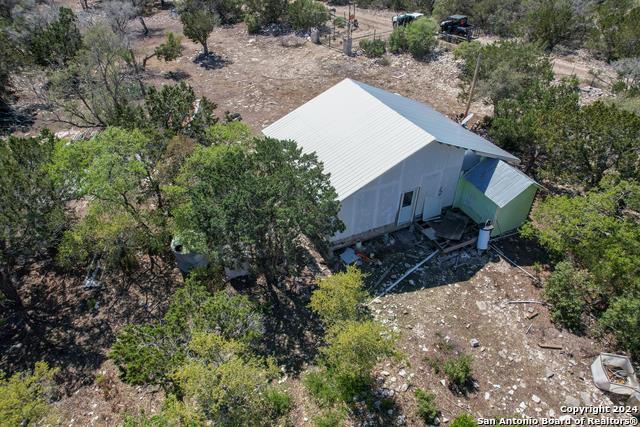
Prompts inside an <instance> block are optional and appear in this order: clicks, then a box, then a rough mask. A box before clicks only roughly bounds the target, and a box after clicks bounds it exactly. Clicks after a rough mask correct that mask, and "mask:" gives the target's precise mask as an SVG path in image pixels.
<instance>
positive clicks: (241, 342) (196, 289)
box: [109, 279, 262, 386]
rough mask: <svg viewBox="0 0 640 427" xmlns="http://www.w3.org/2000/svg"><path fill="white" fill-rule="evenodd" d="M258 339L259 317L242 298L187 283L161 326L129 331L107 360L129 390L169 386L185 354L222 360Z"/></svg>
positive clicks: (126, 330)
mask: <svg viewBox="0 0 640 427" xmlns="http://www.w3.org/2000/svg"><path fill="white" fill-rule="evenodd" d="M261 334H262V317H261V315H260V314H258V313H257V312H256V311H255V308H254V306H253V305H252V304H251V302H250V301H249V300H248V299H247V298H246V297H244V296H233V297H229V295H227V294H226V293H224V292H222V291H219V292H215V293H210V292H209V291H208V290H207V289H206V288H205V287H204V286H203V285H201V284H199V283H196V282H195V281H194V280H191V279H189V280H187V283H186V284H185V286H184V287H182V288H181V289H179V290H178V291H176V293H175V294H174V296H173V297H172V300H171V304H170V306H169V309H168V311H167V313H166V314H165V316H164V321H163V322H162V323H156V324H149V325H128V326H127V327H125V328H124V330H123V331H122V332H121V333H120V334H119V335H118V337H117V338H116V342H115V343H114V344H113V346H112V347H111V352H110V353H109V357H110V358H112V359H113V361H114V362H115V364H116V366H118V369H119V370H120V378H121V379H122V380H123V381H124V382H126V383H128V384H160V385H162V386H172V385H174V384H173V380H172V379H171V376H170V374H171V372H172V371H173V370H174V369H175V368H176V367H178V366H180V365H181V364H182V363H184V361H185V360H186V357H187V352H188V350H190V351H191V352H192V353H196V354H200V356H201V357H202V358H204V359H227V358H228V357H227V356H225V355H226V354H228V353H232V354H233V353H235V352H240V351H241V350H242V349H243V348H245V347H246V346H247V345H250V344H251V343H252V342H253V341H254V340H255V339H257V338H258V337H259V336H260V335H261ZM211 336H216V337H219V339H218V340H215V339H211ZM194 338H195V339H194ZM188 345H190V346H191V347H188ZM212 353H213V355H212Z"/></svg>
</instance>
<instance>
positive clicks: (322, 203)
mask: <svg viewBox="0 0 640 427" xmlns="http://www.w3.org/2000/svg"><path fill="white" fill-rule="evenodd" d="M180 179H181V186H182V188H183V190H182V194H183V200H184V202H183V203H182V204H181V205H180V206H179V207H178V208H177V209H176V211H175V216H176V224H177V231H178V234H180V235H183V236H184V237H185V239H186V240H187V241H190V242H189V246H191V247H193V248H199V249H200V250H204V251H206V253H208V254H210V255H211V256H212V258H213V259H217V260H219V261H221V262H223V263H224V264H225V265H227V266H232V265H235V263H236V262H242V261H249V262H250V263H251V265H252V267H254V268H255V270H256V271H257V272H259V273H263V274H265V276H266V277H267V279H268V280H269V281H271V282H272V281H273V280H275V278H276V277H278V276H279V274H280V273H281V272H283V271H287V270H288V269H289V268H290V267H295V266H296V261H295V260H296V259H297V251H298V248H299V237H300V236H301V235H306V236H308V237H310V238H311V239H314V240H316V241H317V242H320V243H322V242H326V239H327V238H328V237H329V236H331V235H333V234H334V233H335V232H337V231H339V230H342V229H343V227H344V226H343V225H342V223H341V221H339V220H338V218H337V215H338V211H339V204H338V202H337V200H336V192H335V190H334V189H333V187H332V186H331V184H330V181H329V177H328V175H327V174H325V173H324V172H323V169H322V164H321V163H320V162H319V161H318V159H317V157H316V156H315V154H303V153H302V151H301V150H300V148H298V147H297V145H296V144H295V142H293V141H280V140H276V139H272V138H256V139H254V140H253V141H252V142H251V143H250V144H249V146H248V147H244V146H239V145H231V146H227V145H220V146H211V147H206V148H199V149H198V150H196V152H195V153H194V154H193V156H191V157H190V158H189V160H188V161H187V163H186V164H185V166H184V168H183V171H182V174H181V178H180Z"/></svg>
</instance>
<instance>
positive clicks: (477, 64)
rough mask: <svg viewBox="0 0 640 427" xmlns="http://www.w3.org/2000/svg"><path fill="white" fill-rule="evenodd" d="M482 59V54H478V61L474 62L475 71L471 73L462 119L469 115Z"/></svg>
mask: <svg viewBox="0 0 640 427" xmlns="http://www.w3.org/2000/svg"><path fill="white" fill-rule="evenodd" d="M481 59H482V52H480V53H478V59H477V60H476V69H475V70H474V72H473V80H472V81H471V88H470V89H469V99H467V108H465V109H464V116H463V117H462V118H463V119H464V118H466V117H467V115H468V114H469V108H471V98H473V91H474V90H475V88H476V81H477V80H478V71H479V70H480V60H481Z"/></svg>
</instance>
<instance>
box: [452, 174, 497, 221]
mask: <svg viewBox="0 0 640 427" xmlns="http://www.w3.org/2000/svg"><path fill="white" fill-rule="evenodd" d="M454 206H455V207H457V208H460V209H461V210H462V211H463V212H464V213H466V214H467V215H469V217H471V219H473V220H474V221H475V222H476V223H478V224H480V223H484V222H485V221H486V220H488V219H490V220H493V219H494V218H495V215H496V211H497V210H498V206H497V205H496V204H495V203H493V202H492V201H491V200H490V199H489V198H488V197H486V196H485V195H484V194H482V192H481V191H480V190H478V189H477V188H476V187H475V186H474V185H473V184H471V183H470V182H469V181H467V180H466V179H465V178H464V177H461V178H460V180H459V181H458V191H456V199H455V202H454Z"/></svg>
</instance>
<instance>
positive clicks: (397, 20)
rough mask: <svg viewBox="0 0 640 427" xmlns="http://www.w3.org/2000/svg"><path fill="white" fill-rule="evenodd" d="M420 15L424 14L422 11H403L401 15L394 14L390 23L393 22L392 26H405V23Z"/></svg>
mask: <svg viewBox="0 0 640 427" xmlns="http://www.w3.org/2000/svg"><path fill="white" fill-rule="evenodd" d="M421 16H424V13H419V12H413V13H403V14H401V15H396V16H394V17H393V18H392V19H391V23H392V24H393V26H394V27H397V26H398V25H402V26H405V25H407V24H410V23H412V22H413V21H415V20H416V19H418V18H420V17H421Z"/></svg>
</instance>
